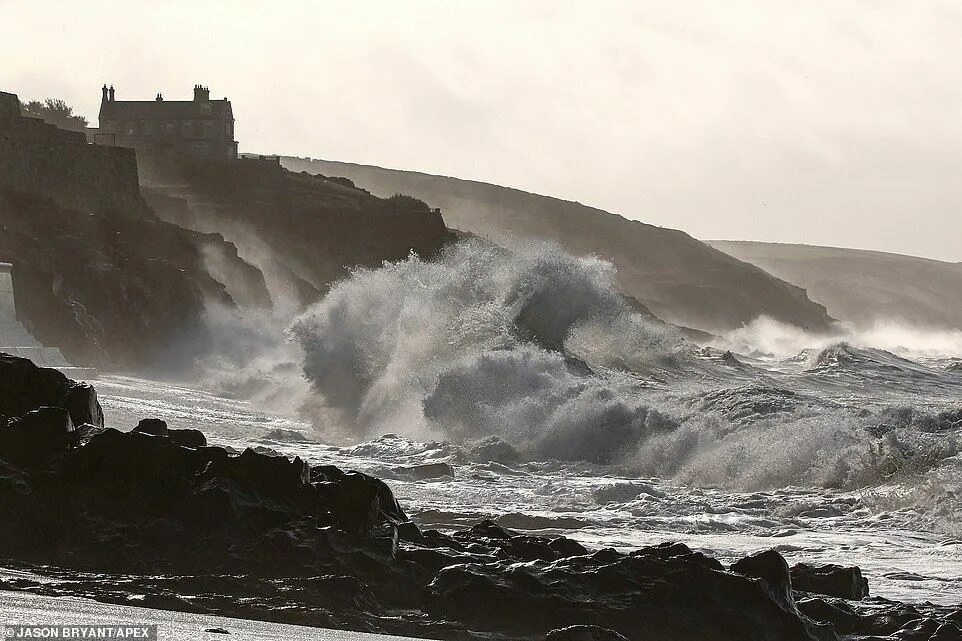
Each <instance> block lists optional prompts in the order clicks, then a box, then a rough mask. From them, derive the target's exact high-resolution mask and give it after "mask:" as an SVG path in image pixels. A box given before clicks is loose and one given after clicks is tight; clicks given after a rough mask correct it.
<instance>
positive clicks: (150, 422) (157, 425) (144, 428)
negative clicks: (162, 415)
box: [133, 418, 168, 436]
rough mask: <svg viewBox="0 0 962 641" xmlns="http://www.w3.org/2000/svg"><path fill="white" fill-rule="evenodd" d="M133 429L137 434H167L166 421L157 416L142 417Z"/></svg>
mask: <svg viewBox="0 0 962 641" xmlns="http://www.w3.org/2000/svg"><path fill="white" fill-rule="evenodd" d="M133 431H134V432H137V433H139V434H150V435H151V436H167V434H168V428H167V421H163V420H161V419H159V418H144V419H141V420H140V422H139V423H137V427H135V428H134V429H133Z"/></svg>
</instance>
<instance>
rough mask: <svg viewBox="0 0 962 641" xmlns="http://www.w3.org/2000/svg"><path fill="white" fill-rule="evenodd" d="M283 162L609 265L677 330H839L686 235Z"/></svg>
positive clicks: (515, 199)
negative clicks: (772, 324) (753, 324)
mask: <svg viewBox="0 0 962 641" xmlns="http://www.w3.org/2000/svg"><path fill="white" fill-rule="evenodd" d="M282 162H283V164H284V166H286V167H288V168H290V169H292V170H295V171H308V172H311V173H320V174H324V175H328V176H344V177H347V178H349V179H351V180H352V181H354V182H355V183H356V184H357V185H358V186H359V187H363V188H365V189H370V190H371V191H372V192H373V193H374V194H376V195H380V196H386V195H390V194H394V193H405V194H410V195H412V196H415V197H417V198H420V199H422V200H424V201H425V202H427V203H428V204H429V205H431V206H432V207H440V208H441V209H442V210H443V211H444V216H445V220H446V221H447V223H448V225H450V226H451V227H453V228H455V229H460V230H464V231H467V232H472V233H475V234H478V235H480V236H483V237H486V238H490V239H492V240H494V241H495V242H498V243H501V244H505V245H508V246H510V245H511V244H512V243H514V242H518V241H523V240H524V239H527V238H534V239H544V240H550V241H555V242H557V243H558V244H560V245H561V246H562V247H564V248H565V249H567V250H568V251H570V252H572V253H574V254H578V255H585V254H595V255H597V256H600V257H602V258H604V259H607V260H610V261H611V262H612V263H614V265H615V266H616V267H617V268H618V281H619V283H620V286H621V287H622V289H623V291H624V292H625V293H626V294H628V295H629V296H633V297H635V298H637V299H639V300H640V301H642V302H643V303H644V304H645V305H647V306H648V308H649V309H651V311H652V312H654V313H655V314H656V315H657V316H658V317H660V318H662V319H664V320H666V321H669V322H673V323H678V324H680V325H686V326H689V327H696V328H699V329H704V330H709V331H724V330H727V329H732V328H735V327H738V326H740V325H741V324H743V323H746V322H749V321H751V320H753V319H754V318H756V317H757V316H759V315H761V314H766V315H768V316H771V317H773V318H777V319H779V320H781V321H784V322H786V323H791V324H794V325H797V326H799V327H805V328H808V329H824V328H826V327H828V325H829V323H830V321H831V319H830V318H829V316H828V314H827V313H826V312H825V308H824V307H822V306H821V305H819V304H817V303H813V302H812V301H811V300H809V299H808V297H807V296H806V293H805V291H804V290H803V289H801V288H800V287H797V286H795V285H791V284H789V283H786V282H785V281H782V280H779V279H778V278H775V277H773V276H771V275H769V274H767V273H766V272H764V271H763V270H762V269H759V268H758V267H755V266H754V265H750V264H748V263H745V262H742V261H740V260H738V259H736V258H733V257H732V256H728V255H727V254H724V253H722V252H720V251H717V250H715V249H712V248H711V247H709V246H707V245H705V244H704V243H701V242H699V241H698V240H695V239H694V238H692V237H691V236H689V235H688V234H686V233H684V232H682V231H678V230H675V229H666V228H661V227H655V226H653V225H647V224H645V223H641V222H638V221H635V220H628V219H626V218H624V217H622V216H619V215H616V214H611V213H609V212H606V211H603V210H600V209H596V208H594V207H588V206H586V205H582V204H580V203H576V202H570V201H565V200H560V199H557V198H551V197H547V196H539V195H537V194H530V193H527V192H523V191H520V190H517V189H509V188H506V187H499V186H497V185H490V184H486V183H481V182H475V181H469V180H460V179H457V178H448V177H445V176H432V175H429V174H422V173H417V172H411V171H398V170H392V169H382V168H380V167H371V166H367V165H355V164H350V163H341V162H333V161H325V160H303V159H299V158H288V157H285V158H283V159H282Z"/></svg>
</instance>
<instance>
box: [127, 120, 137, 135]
mask: <svg viewBox="0 0 962 641" xmlns="http://www.w3.org/2000/svg"><path fill="white" fill-rule="evenodd" d="M137 130H138V127H137V121H136V120H131V121H130V122H128V123H127V126H126V127H124V133H125V134H127V135H128V136H136V135H137Z"/></svg>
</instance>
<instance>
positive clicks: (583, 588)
mask: <svg viewBox="0 0 962 641" xmlns="http://www.w3.org/2000/svg"><path fill="white" fill-rule="evenodd" d="M685 549H687V548H684V546H681V545H678V544H673V545H669V546H656V547H655V548H642V549H641V550H637V551H636V552H635V553H633V554H631V555H623V554H618V553H613V552H609V553H606V554H603V555H600V554H592V555H588V556H576V557H568V558H564V559H560V560H556V561H553V562H547V561H537V560H536V561H529V562H527V563H518V562H517V561H515V560H513V559H512V560H503V561H498V562H496V563H486V564H458V565H452V566H449V567H445V568H443V569H442V570H441V571H439V572H438V574H437V576H436V577H435V578H434V580H433V581H432V582H431V584H430V585H429V586H428V601H427V604H426V608H427V610H428V612H429V613H431V614H434V615H435V616H439V617H442V618H444V619H447V620H454V621H459V622H461V623H462V624H464V625H465V626H468V627H469V628H470V629H472V630H487V631H497V632H499V633H500V634H502V635H505V636H507V637H509V638H519V637H525V636H538V635H540V636H544V635H547V634H548V633H549V632H550V631H553V630H556V629H558V628H564V627H568V626H576V625H583V624H585V622H587V621H590V622H593V623H594V624H595V625H599V626H601V627H604V628H608V629H610V630H613V631H615V632H617V633H618V634H621V635H623V636H625V637H627V638H629V639H684V640H685V641H814V640H816V639H823V640H828V639H835V638H836V637H835V635H834V633H832V632H831V630H830V629H829V628H820V629H816V628H814V627H813V626H812V625H811V624H810V622H809V621H807V620H806V619H804V618H803V617H801V616H799V615H798V614H797V612H792V611H789V610H787V609H786V608H785V607H784V604H783V603H780V602H778V601H776V600H775V599H774V598H773V597H772V594H771V592H770V590H769V587H768V586H767V585H765V584H764V581H761V580H755V579H751V578H748V577H745V576H742V575H739V574H735V573H732V572H726V571H724V570H723V569H721V567H720V564H718V565H716V564H717V561H714V560H711V559H708V558H707V557H705V556H704V555H700V554H698V553H695V552H691V551H690V550H689V551H688V552H687V553H686V552H685V551H684V550H685ZM710 561H713V562H710Z"/></svg>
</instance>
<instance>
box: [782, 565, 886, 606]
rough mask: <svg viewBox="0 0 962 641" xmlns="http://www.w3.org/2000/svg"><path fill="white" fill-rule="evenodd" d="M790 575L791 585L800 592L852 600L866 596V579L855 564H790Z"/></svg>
mask: <svg viewBox="0 0 962 641" xmlns="http://www.w3.org/2000/svg"><path fill="white" fill-rule="evenodd" d="M791 575H792V586H793V587H794V588H795V589H796V590H799V591H801V592H809V593H811V594H824V595H827V596H834V597H838V598H840V599H852V600H858V599H862V598H865V597H867V596H868V581H867V580H866V579H865V578H864V577H863V576H862V570H861V569H860V568H858V567H857V566H848V567H844V566H841V565H808V564H806V563H798V564H796V565H793V566H792V569H791Z"/></svg>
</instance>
